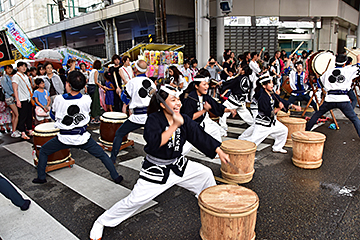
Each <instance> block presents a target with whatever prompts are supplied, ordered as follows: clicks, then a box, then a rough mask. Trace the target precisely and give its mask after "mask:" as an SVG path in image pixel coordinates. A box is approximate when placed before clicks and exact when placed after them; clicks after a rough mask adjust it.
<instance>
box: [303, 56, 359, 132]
mask: <svg viewBox="0 0 360 240" xmlns="http://www.w3.org/2000/svg"><path fill="white" fill-rule="evenodd" d="M346 61H347V56H346V55H344V54H339V55H337V56H336V60H335V66H336V67H335V68H334V69H330V70H327V71H326V72H325V73H324V74H323V75H322V76H321V77H320V84H321V85H323V87H324V89H325V91H326V92H327V94H326V97H325V101H324V103H323V104H322V105H321V106H320V109H319V111H317V112H315V114H314V115H313V116H312V117H311V119H310V120H309V122H308V123H307V124H306V131H310V130H311V128H312V127H313V126H314V124H315V122H316V121H317V120H318V118H319V117H320V116H322V115H323V114H324V113H326V112H327V111H330V110H331V109H333V108H339V109H340V110H341V112H342V113H343V114H344V115H345V116H346V117H347V118H348V119H350V121H351V122H352V123H353V124H354V127H355V129H356V131H357V133H358V135H359V137H360V120H359V118H358V117H357V116H356V113H355V112H354V110H353V108H352V106H351V104H350V99H349V96H348V95H347V94H348V91H349V90H350V89H351V84H352V80H353V79H354V78H355V77H358V76H360V54H359V55H358V56H357V64H356V65H353V66H346V67H345V64H346Z"/></svg>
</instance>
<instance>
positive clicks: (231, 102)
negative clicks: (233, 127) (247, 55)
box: [219, 66, 254, 131]
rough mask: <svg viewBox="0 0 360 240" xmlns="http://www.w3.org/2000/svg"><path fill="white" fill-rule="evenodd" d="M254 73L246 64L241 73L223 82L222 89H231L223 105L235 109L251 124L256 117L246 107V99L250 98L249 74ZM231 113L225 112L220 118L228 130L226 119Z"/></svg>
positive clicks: (223, 126)
mask: <svg viewBox="0 0 360 240" xmlns="http://www.w3.org/2000/svg"><path fill="white" fill-rule="evenodd" d="M251 74H252V70H251V69H250V67H249V66H245V67H244V68H243V69H241V71H240V75H239V76H237V77H235V78H232V79H230V80H228V81H226V82H224V83H222V90H223V91H225V90H227V89H230V90H231V93H230V96H229V97H228V99H227V100H226V101H225V102H224V103H223V105H224V106H225V107H227V108H229V109H235V110H236V111H237V113H238V114H239V116H240V117H241V118H242V119H243V120H244V121H245V122H246V123H247V124H249V125H251V124H253V122H254V118H253V117H252V115H251V113H250V112H249V110H247V108H246V103H245V101H246V100H250V91H251V88H252V83H251V81H250V78H249V76H250V75H251ZM229 115H230V113H229V112H226V113H224V114H223V116H222V117H221V118H220V121H219V123H220V125H221V127H222V128H223V129H225V130H226V131H227V128H228V127H227V124H226V120H227V118H228V116H229Z"/></svg>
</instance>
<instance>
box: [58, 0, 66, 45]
mask: <svg viewBox="0 0 360 240" xmlns="http://www.w3.org/2000/svg"><path fill="white" fill-rule="evenodd" d="M57 4H58V8H59V17H60V21H64V19H65V17H64V13H65V11H66V9H65V8H64V7H63V4H62V1H61V0H58V1H57ZM61 41H62V45H63V46H67V41H66V31H65V30H63V31H61Z"/></svg>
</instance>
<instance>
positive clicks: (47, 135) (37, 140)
mask: <svg viewBox="0 0 360 240" xmlns="http://www.w3.org/2000/svg"><path fill="white" fill-rule="evenodd" d="M59 131H60V130H59V129H56V128H55V127H54V123H53V122H48V123H42V124H39V125H37V126H36V127H35V129H34V149H35V151H36V158H37V159H38V158H39V152H40V149H41V147H42V146H43V145H44V144H45V143H47V142H48V141H49V140H51V139H53V138H54V137H55V136H56V135H57V134H58V133H59ZM70 157H71V154H70V149H63V150H60V151H57V152H55V153H53V154H51V155H49V156H48V164H58V163H62V162H65V161H67V160H68V159H69V158H70ZM37 159H34V161H35V162H36V163H35V164H37Z"/></svg>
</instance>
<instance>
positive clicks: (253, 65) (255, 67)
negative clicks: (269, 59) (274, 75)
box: [249, 61, 261, 74]
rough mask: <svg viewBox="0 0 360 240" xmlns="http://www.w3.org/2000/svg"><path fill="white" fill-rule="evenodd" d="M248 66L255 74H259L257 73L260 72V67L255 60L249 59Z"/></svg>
mask: <svg viewBox="0 0 360 240" xmlns="http://www.w3.org/2000/svg"><path fill="white" fill-rule="evenodd" d="M249 67H250V68H251V70H253V72H254V73H256V74H259V73H260V72H261V69H260V67H259V64H258V63H257V62H254V61H250V63H249Z"/></svg>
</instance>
